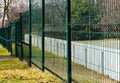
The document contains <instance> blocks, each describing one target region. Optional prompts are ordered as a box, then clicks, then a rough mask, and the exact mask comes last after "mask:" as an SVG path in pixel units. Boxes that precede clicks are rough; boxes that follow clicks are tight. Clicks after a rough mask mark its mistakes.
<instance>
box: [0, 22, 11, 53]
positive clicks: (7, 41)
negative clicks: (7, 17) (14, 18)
mask: <svg viewBox="0 0 120 83" xmlns="http://www.w3.org/2000/svg"><path fill="white" fill-rule="evenodd" d="M0 44H1V45H3V46H4V47H5V48H7V49H8V51H9V52H11V25H10V24H9V25H8V26H6V27H1V28H0Z"/></svg>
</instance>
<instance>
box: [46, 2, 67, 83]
mask: <svg viewBox="0 0 120 83" xmlns="http://www.w3.org/2000/svg"><path fill="white" fill-rule="evenodd" d="M65 6H66V1H65V0H45V68H46V69H47V70H49V71H50V72H52V73H53V74H55V75H57V76H58V77H59V78H61V79H62V80H63V81H66V80H67V66H66V62H67V61H66V60H67V57H66V28H65V21H66V20H65Z"/></svg>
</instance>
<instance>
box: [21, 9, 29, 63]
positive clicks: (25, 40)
mask: <svg viewBox="0 0 120 83" xmlns="http://www.w3.org/2000/svg"><path fill="white" fill-rule="evenodd" d="M21 25H22V47H23V58H24V59H25V60H26V61H27V62H28V63H29V62H30V58H29V56H30V50H29V47H30V44H29V27H28V11H26V12H23V13H21Z"/></svg>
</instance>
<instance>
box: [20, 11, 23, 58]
mask: <svg viewBox="0 0 120 83" xmlns="http://www.w3.org/2000/svg"><path fill="white" fill-rule="evenodd" d="M20 30H21V32H20V33H21V38H20V39H21V59H23V58H24V57H23V41H22V40H23V30H22V14H21V13H20Z"/></svg>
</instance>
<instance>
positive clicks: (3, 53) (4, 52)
mask: <svg viewBox="0 0 120 83" xmlns="http://www.w3.org/2000/svg"><path fill="white" fill-rule="evenodd" d="M9 55H10V52H8V50H7V49H6V48H3V47H2V46H1V45H0V56H9Z"/></svg>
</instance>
